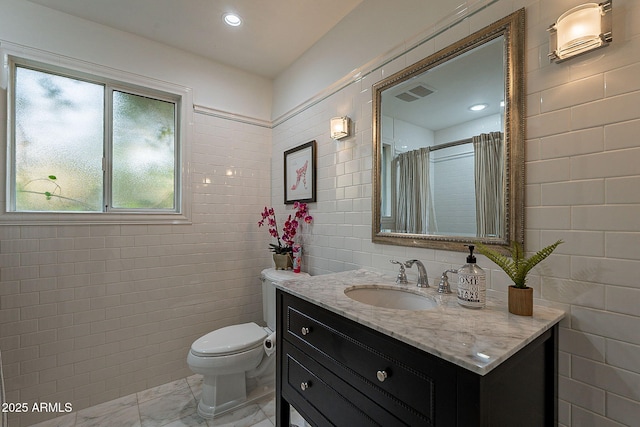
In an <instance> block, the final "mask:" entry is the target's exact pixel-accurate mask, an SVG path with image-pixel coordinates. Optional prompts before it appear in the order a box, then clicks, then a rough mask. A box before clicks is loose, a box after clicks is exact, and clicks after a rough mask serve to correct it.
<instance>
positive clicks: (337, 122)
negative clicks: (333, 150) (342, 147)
mask: <svg viewBox="0 0 640 427" xmlns="http://www.w3.org/2000/svg"><path fill="white" fill-rule="evenodd" d="M350 126H351V119H350V118H349V117H347V116H344V117H334V118H332V119H331V138H332V139H342V138H346V137H347V136H349V127H350Z"/></svg>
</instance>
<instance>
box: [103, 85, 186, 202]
mask: <svg viewBox="0 0 640 427" xmlns="http://www.w3.org/2000/svg"><path fill="white" fill-rule="evenodd" d="M175 115H176V111H175V104H174V103H172V102H165V101H159V100H156V99H151V98H147V97H143V96H138V95H132V94H129V93H124V92H118V91H114V92H113V208H115V209H120V208H134V209H145V208H148V209H174V207H175V200H174V188H175V173H174V170H175V133H176V126H175Z"/></svg>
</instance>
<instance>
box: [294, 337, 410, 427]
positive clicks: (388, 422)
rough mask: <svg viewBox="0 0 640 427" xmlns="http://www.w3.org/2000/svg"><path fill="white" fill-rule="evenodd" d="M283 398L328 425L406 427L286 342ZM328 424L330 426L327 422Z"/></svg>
mask: <svg viewBox="0 0 640 427" xmlns="http://www.w3.org/2000/svg"><path fill="white" fill-rule="evenodd" d="M282 350H283V351H284V354H285V357H284V358H283V359H282V363H283V367H282V372H283V374H284V379H283V384H284V385H283V390H282V393H283V396H285V397H286V398H287V399H288V400H290V401H291V402H293V403H295V404H296V407H297V408H298V409H299V410H300V411H302V412H303V413H304V412H306V413H314V415H315V416H314V419H316V421H317V418H318V417H317V415H320V416H321V420H322V421H323V422H322V423H320V425H328V426H346V427H354V426H358V427H359V426H363V427H364V426H383V427H387V426H389V427H395V426H406V425H407V424H405V423H403V422H401V421H400V420H398V419H397V418H395V417H393V416H392V415H391V414H389V413H388V412H386V411H385V410H384V409H382V408H380V407H378V406H375V405H372V403H373V402H371V401H370V400H368V399H367V398H366V397H365V396H363V395H362V394H360V393H359V392H358V391H357V390H355V389H353V388H352V387H351V386H349V385H348V384H346V383H345V382H344V381H342V380H341V379H340V378H338V377H336V376H335V375H333V374H332V373H331V372H329V371H328V370H327V369H325V368H324V367H322V366H321V365H320V364H318V363H317V362H315V361H314V360H313V359H311V358H310V357H309V356H307V355H306V354H305V353H303V352H302V351H300V350H299V349H297V348H295V347H294V346H292V345H291V344H289V343H287V342H285V343H284V344H283V349H282ZM365 408H366V409H365ZM325 422H326V423H325Z"/></svg>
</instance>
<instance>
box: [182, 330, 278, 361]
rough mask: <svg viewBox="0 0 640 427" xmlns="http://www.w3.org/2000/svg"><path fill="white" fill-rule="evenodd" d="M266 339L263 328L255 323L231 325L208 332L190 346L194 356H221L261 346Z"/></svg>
mask: <svg viewBox="0 0 640 427" xmlns="http://www.w3.org/2000/svg"><path fill="white" fill-rule="evenodd" d="M266 337H267V332H266V331H265V330H264V328H262V327H260V326H258V325H256V324H255V323H242V324H240V325H231V326H226V327H224V328H220V329H216V330H215V331H213V332H209V333H208V334H207V335H204V336H202V337H200V338H198V339H197V340H195V341H194V343H193V344H192V345H191V352H192V353H193V354H195V355H196V356H222V355H225V354H233V353H238V352H240V351H242V350H246V349H250V348H254V347H256V346H258V345H262V342H263V341H264V339H265V338H266Z"/></svg>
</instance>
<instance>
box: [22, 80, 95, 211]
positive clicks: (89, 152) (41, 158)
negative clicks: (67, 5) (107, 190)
mask: <svg viewBox="0 0 640 427" xmlns="http://www.w3.org/2000/svg"><path fill="white" fill-rule="evenodd" d="M15 93H16V97H15V98H16V99H15V166H14V167H15V209H16V210H17V211H101V210H102V196H103V192H102V187H103V174H102V153H103V139H104V87H103V86H102V85H98V84H94V83H88V82H84V81H80V80H76V79H71V78H67V77H62V76H57V75H54V74H49V73H43V72H40V71H36V70H31V69H27V68H18V69H17V70H16V83H15Z"/></svg>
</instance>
